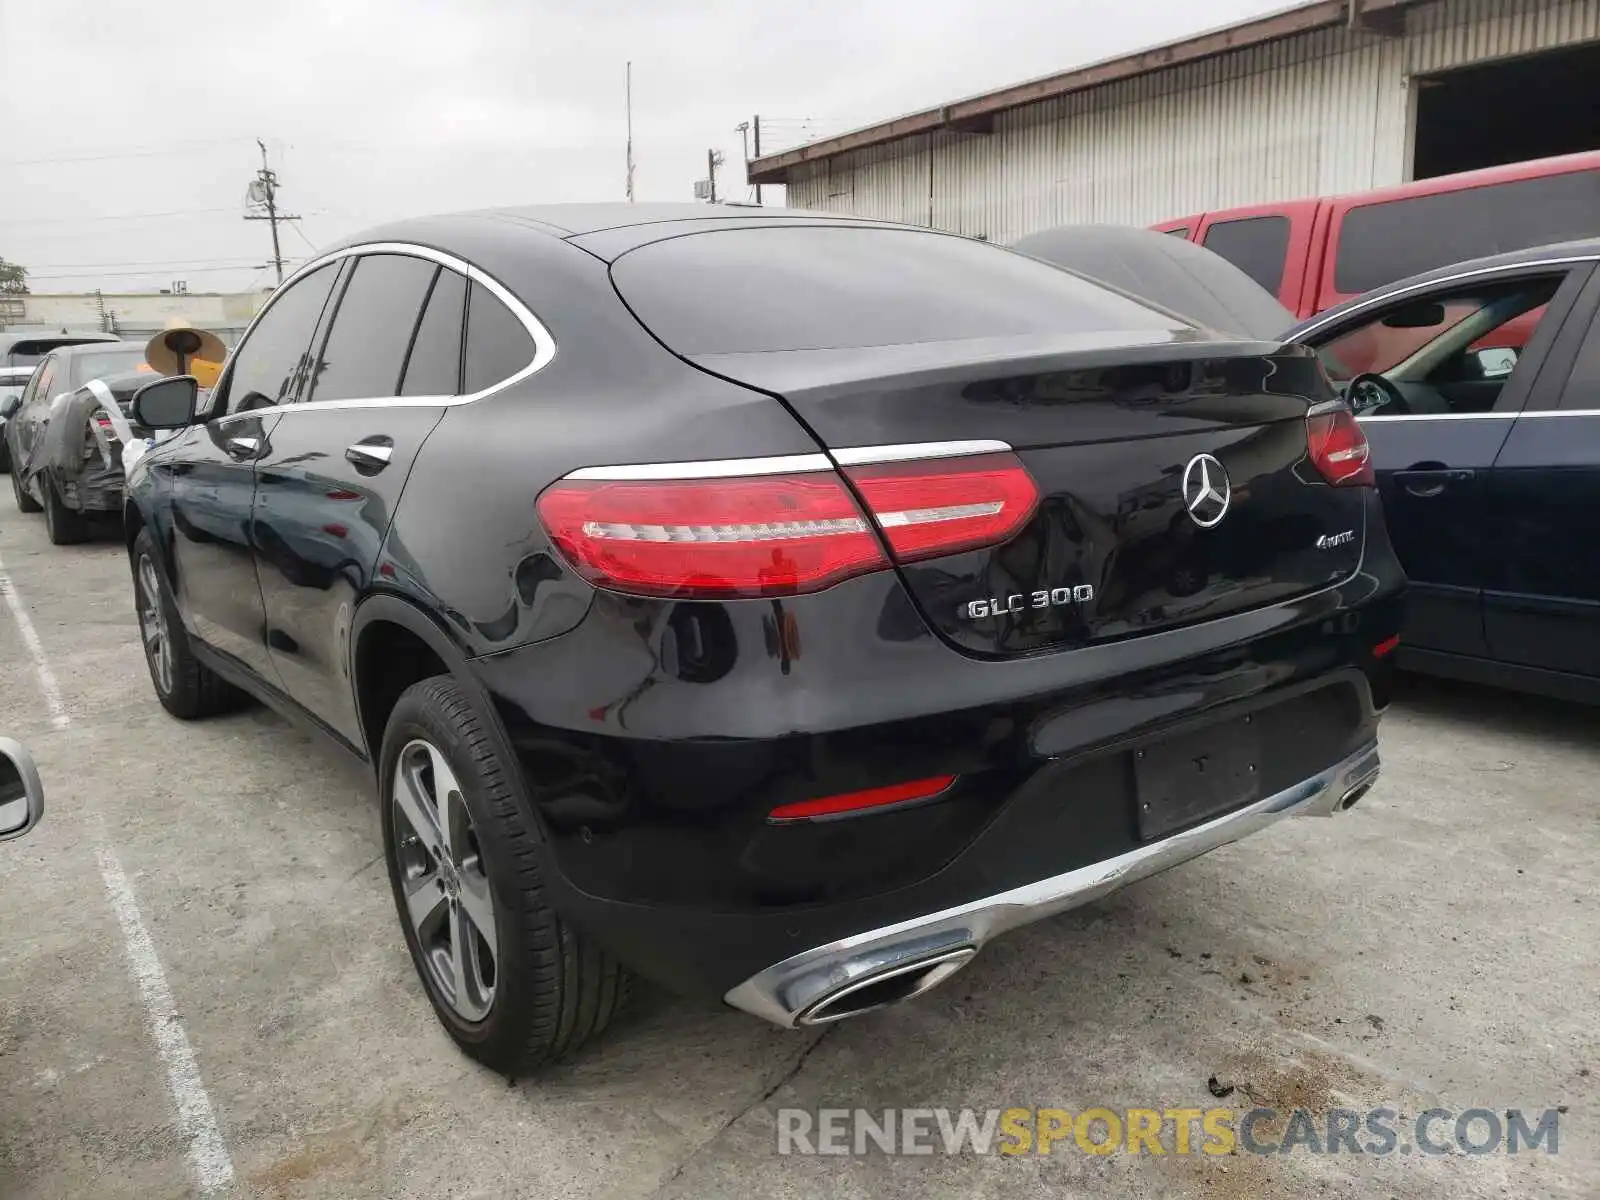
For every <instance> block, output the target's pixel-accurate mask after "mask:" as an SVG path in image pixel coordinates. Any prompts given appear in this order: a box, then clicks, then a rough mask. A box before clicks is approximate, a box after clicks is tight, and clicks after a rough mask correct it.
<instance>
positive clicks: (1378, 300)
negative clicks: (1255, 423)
mask: <svg viewBox="0 0 1600 1200" xmlns="http://www.w3.org/2000/svg"><path fill="white" fill-rule="evenodd" d="M1595 261H1596V257H1595V256H1594V255H1592V254H1584V255H1577V256H1574V257H1569V258H1540V259H1534V260H1532V261H1530V262H1523V263H1509V264H1505V265H1502V266H1498V267H1478V268H1476V269H1475V270H1471V271H1461V272H1458V273H1457V274H1455V275H1446V276H1444V277H1443V278H1440V279H1430V280H1428V281H1427V282H1426V283H1413V284H1411V285H1409V286H1407V287H1403V288H1397V289H1396V290H1394V291H1392V292H1388V293H1385V294H1384V295H1382V296H1374V297H1373V298H1372V299H1370V300H1366V301H1363V302H1361V303H1358V304H1356V305H1354V306H1353V307H1351V308H1347V309H1344V310H1342V311H1341V312H1339V313H1337V314H1335V315H1334V316H1331V317H1328V318H1327V319H1326V320H1322V321H1317V320H1315V319H1313V323H1312V324H1310V325H1307V326H1306V327H1305V328H1304V329H1302V330H1301V331H1300V332H1299V333H1297V334H1295V335H1294V340H1295V341H1296V342H1302V341H1304V340H1305V339H1306V338H1309V337H1310V336H1311V335H1312V334H1314V333H1317V332H1318V331H1319V330H1322V329H1324V328H1326V327H1327V326H1329V325H1332V324H1335V323H1338V322H1342V321H1344V320H1346V319H1348V318H1350V317H1353V316H1355V315H1356V314H1357V313H1362V312H1365V311H1366V310H1367V309H1369V308H1376V307H1378V306H1379V305H1383V304H1387V303H1389V302H1390V301H1391V300H1398V299H1400V298H1401V297H1403V296H1409V295H1411V293H1413V292H1422V291H1427V290H1428V289H1429V288H1437V287H1447V286H1449V285H1450V284H1452V283H1460V282H1462V281H1463V280H1467V279H1479V278H1483V277H1485V276H1489V275H1510V274H1515V273H1517V272H1519V271H1538V270H1542V269H1544V268H1546V267H1570V266H1572V265H1574V264H1576V263H1592V262H1595ZM1390 419H1391V420H1392V419H1393V418H1390Z"/></svg>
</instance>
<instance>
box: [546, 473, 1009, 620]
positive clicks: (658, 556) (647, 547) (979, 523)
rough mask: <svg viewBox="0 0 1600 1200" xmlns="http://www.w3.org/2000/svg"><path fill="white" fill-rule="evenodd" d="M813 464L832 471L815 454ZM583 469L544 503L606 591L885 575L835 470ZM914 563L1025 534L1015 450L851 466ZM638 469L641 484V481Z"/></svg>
mask: <svg viewBox="0 0 1600 1200" xmlns="http://www.w3.org/2000/svg"><path fill="white" fill-rule="evenodd" d="M804 461H805V465H807V466H810V464H811V462H813V461H820V462H826V461H827V460H826V459H822V458H821V456H820V455H816V456H805V459H804ZM715 466H716V467H717V472H716V473H715V474H714V475H710V476H708V477H697V476H702V475H704V474H705V472H704V470H703V465H700V464H682V466H681V468H679V469H682V470H683V472H684V475H685V476H688V477H685V478H671V477H670V475H671V474H672V472H673V470H674V467H673V465H672V464H666V465H657V466H649V467H637V468H629V467H606V468H596V469H592V470H588V471H578V472H575V473H574V474H572V475H569V476H568V477H567V478H565V479H561V480H558V481H557V482H556V483H554V484H551V485H550V487H548V488H546V489H545V490H544V492H543V493H542V494H541V495H540V496H539V500H538V509H539V517H540V519H541V520H542V521H543V522H544V526H545V529H546V530H547V531H548V532H549V534H550V538H551V541H552V542H554V544H555V546H556V548H557V549H558V550H559V551H560V553H561V555H562V557H563V558H565V559H566V560H567V562H568V563H570V564H571V566H572V568H573V570H575V571H576V572H577V573H578V574H579V575H581V576H582V577H583V578H584V579H586V580H588V581H589V582H590V583H592V584H594V585H595V586H597V587H604V588H609V589H611V590H613V591H619V592H629V593H633V594H636V595H645V596H675V597H691V596H693V597H704V598H723V599H733V598H738V597H758V596H786V595H794V594H796V593H799V592H815V591H820V590H821V589H823V588H826V587H830V586H832V585H833V584H835V583H838V582H840V581H841V580H844V579H848V578H850V577H851V576H854V575H862V574H866V573H868V572H871V571H879V570H883V569H885V568H887V567H888V566H889V565H890V563H889V559H888V558H887V557H886V556H885V554H884V550H883V541H882V540H880V538H879V531H878V530H875V529H874V528H873V525H872V523H871V522H869V520H868V518H867V514H866V513H863V511H862V509H861V507H860V505H859V504H858V503H857V502H856V497H855V496H854V495H852V494H851V491H850V488H849V487H847V486H846V484H845V481H844V479H843V478H841V477H840V475H839V474H838V473H837V472H836V471H834V470H833V469H832V468H831V467H830V468H825V469H816V470H802V471H793V472H784V473H776V474H756V473H754V472H755V471H756V470H760V469H763V468H762V467H761V466H758V465H757V464H756V463H752V464H750V470H751V472H752V473H750V474H740V473H739V471H740V469H741V464H740V463H739V462H732V463H718V464H715ZM847 473H848V475H849V477H850V482H851V483H852V484H853V485H854V486H855V488H856V489H857V491H858V493H859V495H860V497H861V499H862V500H864V501H865V502H866V504H867V506H868V508H869V509H870V511H871V516H872V517H873V518H874V519H875V521H876V523H877V525H878V527H879V529H880V530H881V531H882V535H883V538H884V539H885V540H887V542H888V544H889V547H890V549H891V550H892V552H893V554H894V556H895V558H896V559H897V560H899V561H902V562H909V561H914V560H917V559H925V558H932V557H935V556H938V555H944V554H953V553H956V552H958V551H961V550H970V549H974V548H976V547H979V546H989V545H996V544H998V543H1000V542H1003V541H1005V540H1007V539H1008V538H1010V537H1012V536H1014V535H1015V534H1016V533H1017V531H1018V530H1020V529H1021V528H1022V527H1023V525H1025V524H1026V523H1027V521H1028V518H1029V517H1030V516H1031V515H1032V513H1033V510H1034V507H1035V506H1036V505H1037V503H1038V489H1037V488H1036V487H1035V486H1034V483H1033V480H1032V479H1031V478H1030V477H1029V476H1028V473H1027V471H1026V470H1024V469H1023V466H1022V464H1021V463H1020V462H1018V461H1017V460H1016V458H1015V457H1014V456H1012V455H1010V454H981V455H971V456H967V457H963V458H947V459H928V460H919V461H915V462H895V463H883V464H871V465H854V466H851V467H850V468H849V469H848V472H847ZM630 474H634V475H636V476H637V477H636V478H630V477H629V475H630Z"/></svg>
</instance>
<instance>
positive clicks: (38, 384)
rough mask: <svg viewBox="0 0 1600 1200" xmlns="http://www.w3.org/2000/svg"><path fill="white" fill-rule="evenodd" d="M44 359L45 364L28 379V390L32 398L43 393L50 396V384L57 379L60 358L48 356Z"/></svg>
mask: <svg viewBox="0 0 1600 1200" xmlns="http://www.w3.org/2000/svg"><path fill="white" fill-rule="evenodd" d="M43 361H44V366H42V367H40V368H39V369H38V370H37V371H35V372H34V373H33V377H32V378H31V379H29V380H28V389H27V390H28V393H29V397H30V398H32V397H33V396H41V395H42V396H48V395H49V394H50V385H51V383H53V382H54V381H55V375H56V363H57V362H59V361H60V360H59V359H54V358H46V359H44V360H43Z"/></svg>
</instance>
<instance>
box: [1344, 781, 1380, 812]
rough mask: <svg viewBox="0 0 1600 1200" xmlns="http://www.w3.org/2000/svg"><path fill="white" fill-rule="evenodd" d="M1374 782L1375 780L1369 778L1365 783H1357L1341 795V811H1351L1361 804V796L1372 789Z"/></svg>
mask: <svg viewBox="0 0 1600 1200" xmlns="http://www.w3.org/2000/svg"><path fill="white" fill-rule="evenodd" d="M1372 783H1373V781H1372V780H1370V779H1369V780H1367V781H1366V782H1365V783H1360V784H1357V785H1356V786H1355V787H1353V788H1351V789H1350V790H1349V791H1348V792H1346V793H1345V794H1344V795H1342V796H1340V797H1339V811H1340V812H1349V811H1350V810H1351V809H1352V808H1354V807H1355V806H1356V805H1357V804H1359V803H1360V802H1361V798H1362V797H1363V796H1365V795H1366V794H1367V793H1368V792H1370V791H1371V790H1372Z"/></svg>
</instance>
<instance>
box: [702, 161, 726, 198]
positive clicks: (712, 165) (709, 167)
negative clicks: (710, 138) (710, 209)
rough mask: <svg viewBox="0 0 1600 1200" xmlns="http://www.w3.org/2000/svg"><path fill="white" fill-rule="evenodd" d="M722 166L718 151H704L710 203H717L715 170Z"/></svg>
mask: <svg viewBox="0 0 1600 1200" xmlns="http://www.w3.org/2000/svg"><path fill="white" fill-rule="evenodd" d="M721 165H722V152H721V151H720V150H707V151H706V179H707V180H708V181H709V182H710V185H711V197H710V199H711V203H712V204H715V203H716V202H717V168H718V167H720V166H721Z"/></svg>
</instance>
